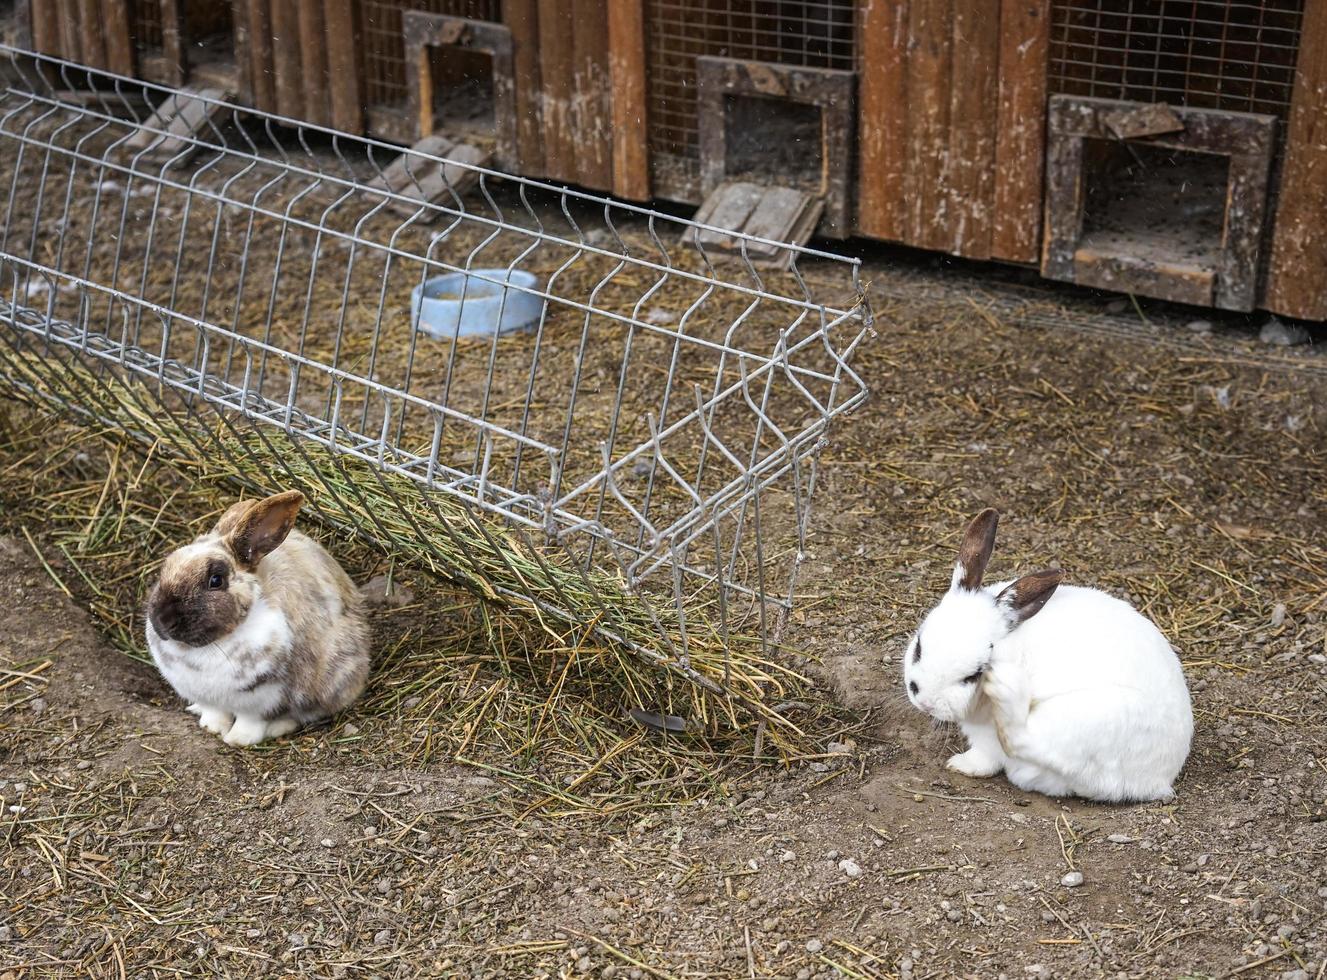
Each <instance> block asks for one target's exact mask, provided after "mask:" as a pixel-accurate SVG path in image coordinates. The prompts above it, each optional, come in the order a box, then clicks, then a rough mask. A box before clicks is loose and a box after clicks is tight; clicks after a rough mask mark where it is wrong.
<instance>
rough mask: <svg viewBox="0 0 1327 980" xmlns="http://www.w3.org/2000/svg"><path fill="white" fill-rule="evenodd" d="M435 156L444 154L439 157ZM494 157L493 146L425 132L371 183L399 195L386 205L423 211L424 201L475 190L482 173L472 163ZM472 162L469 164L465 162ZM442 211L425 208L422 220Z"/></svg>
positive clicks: (409, 211) (404, 210)
mask: <svg viewBox="0 0 1327 980" xmlns="http://www.w3.org/2000/svg"><path fill="white" fill-rule="evenodd" d="M434 157H442V158H443V159H442V160H436V159H434ZM492 158H493V153H492V151H490V150H483V149H480V148H479V147H477V146H473V145H471V144H470V143H456V142H453V141H452V140H450V139H448V138H447V137H445V136H442V135H440V134H436V133H435V134H434V135H432V136H425V137H424V138H423V139H422V140H420V141H419V142H418V143H416V144H415V145H414V146H412V147H411V148H410V149H409V150H407V151H406V152H405V153H402V154H401V155H400V156H399V157H397V158H396V159H395V160H394V161H393V162H392V164H391V165H390V166H389V167H388V168H387V169H386V170H384V171H383V172H382V175H381V176H380V177H377V178H375V179H374V180H373V181H372V182H371V183H370V184H369V187H371V188H376V189H378V190H382V191H388V192H390V193H392V194H396V195H400V196H401V197H404V198H406V199H407V200H401V197H394V198H391V199H390V200H389V201H388V204H387V207H388V208H389V209H390V210H392V211H395V212H396V213H397V214H401V215H405V216H407V217H410V216H413V215H415V214H416V213H419V211H420V205H421V204H436V203H439V202H442V203H444V204H445V203H447V202H449V201H451V200H452V198H453V197H454V196H460V195H462V194H466V193H468V192H470V191H471V190H473V189H474V188H475V186H476V185H477V184H478V183H479V174H478V173H477V172H476V171H474V170H471V169H470V167H486V166H488V165H489V163H490V161H491V160H492ZM465 164H469V166H464V165H465ZM440 214H441V212H439V211H435V210H428V209H425V210H424V211H423V213H420V220H421V221H423V222H425V223H431V222H433V221H436V220H437V218H438V216H439V215H440Z"/></svg>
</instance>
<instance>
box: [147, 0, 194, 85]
mask: <svg viewBox="0 0 1327 980" xmlns="http://www.w3.org/2000/svg"><path fill="white" fill-rule="evenodd" d="M153 2H157V3H160V4H161V53H162V56H163V57H164V58H165V62H166V84H168V85H183V84H184V75H185V72H186V70H187V69H188V65H189V56H188V54H187V53H186V52H185V50H184V15H183V12H182V11H181V9H180V0H153Z"/></svg>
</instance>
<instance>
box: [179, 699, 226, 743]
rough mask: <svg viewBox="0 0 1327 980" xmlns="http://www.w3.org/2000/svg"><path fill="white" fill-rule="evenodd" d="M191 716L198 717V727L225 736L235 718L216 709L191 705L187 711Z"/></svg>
mask: <svg viewBox="0 0 1327 980" xmlns="http://www.w3.org/2000/svg"><path fill="white" fill-rule="evenodd" d="M185 710H186V711H188V712H189V713H190V714H194V715H197V716H198V727H199V728H202V729H204V730H205V731H209V732H211V733H212V734H213V735H221V736H223V737H224V736H225V734H226V733H227V732H229V731H230V729H231V725H232V724H234V722H235V718H234V717H233V716H232V715H231V714H230V713H229V712H226V711H218V710H216V709H215V708H208V707H205V706H203V705H201V704H191V705H189V707H188V708H186V709H185Z"/></svg>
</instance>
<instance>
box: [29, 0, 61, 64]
mask: <svg viewBox="0 0 1327 980" xmlns="http://www.w3.org/2000/svg"><path fill="white" fill-rule="evenodd" d="M29 9H30V10H31V15H32V47H33V50H35V51H40V52H41V53H42V54H49V55H54V56H56V57H59V56H60V54H61V50H62V49H61V44H60V9H59V3H58V2H57V0H31V4H30V7H29Z"/></svg>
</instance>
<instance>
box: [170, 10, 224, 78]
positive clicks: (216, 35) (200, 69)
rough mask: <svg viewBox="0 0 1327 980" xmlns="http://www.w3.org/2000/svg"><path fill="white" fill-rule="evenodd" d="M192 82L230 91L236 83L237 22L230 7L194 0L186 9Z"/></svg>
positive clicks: (188, 62) (187, 59)
mask: <svg viewBox="0 0 1327 980" xmlns="http://www.w3.org/2000/svg"><path fill="white" fill-rule="evenodd" d="M183 21H184V37H185V39H186V42H187V48H186V53H185V60H186V63H187V69H188V74H189V80H190V82H191V83H194V84H211V85H216V86H218V87H220V88H230V87H233V86H234V84H235V79H236V69H235V23H234V19H233V12H232V10H231V6H230V4H225V3H212V2H204V0H193V2H191V3H186V4H185V5H184V10H183Z"/></svg>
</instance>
